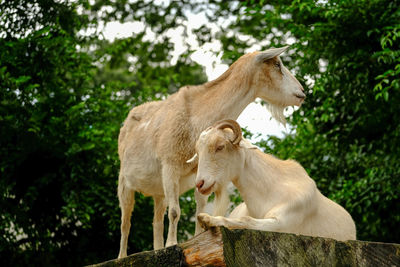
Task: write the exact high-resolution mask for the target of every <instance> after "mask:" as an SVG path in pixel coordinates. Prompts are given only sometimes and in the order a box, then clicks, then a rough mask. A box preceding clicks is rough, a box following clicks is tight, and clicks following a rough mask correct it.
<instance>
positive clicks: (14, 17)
mask: <svg viewBox="0 0 400 267" xmlns="http://www.w3.org/2000/svg"><path fill="white" fill-rule="evenodd" d="M74 2H76V1H74ZM81 4H83V5H84V6H85V5H86V7H87V10H85V11H84V12H81V14H79V12H78V5H77V4H72V3H69V2H64V3H59V2H58V1H57V2H51V1H30V2H29V3H26V2H25V1H7V2H6V3H5V4H4V5H3V3H2V5H1V10H0V13H1V14H2V20H1V22H0V27H1V29H0V33H1V39H0V51H2V52H1V55H0V62H1V66H0V88H1V98H0V99H1V106H0V123H1V127H0V133H1V140H0V142H1V143H0V149H1V150H0V151H1V155H0V158H1V161H0V168H1V180H0V188H1V204H0V205H1V210H2V214H1V220H0V232H1V236H2V238H1V241H0V242H1V243H0V253H1V255H0V258H1V261H2V262H3V263H4V264H6V265H10V266H12V265H21V264H23V265H72V266H76V265H82V264H89V263H95V262H99V261H102V260H106V259H110V258H114V257H115V256H116V255H117V252H118V247H119V223H120V221H119V214H120V211H119V207H118V200H117V196H116V186H117V177H118V167H119V160H118V157H117V139H118V132H119V128H120V126H121V124H122V122H123V120H124V118H125V116H126V114H127V113H128V111H129V110H130V108H132V107H133V106H134V105H137V104H140V103H141V102H145V101H148V100H151V99H155V98H157V97H158V98H161V97H162V96H163V95H165V94H166V93H170V92H174V91H176V90H177V89H178V88H179V87H180V86H182V85H184V84H191V83H201V82H204V81H205V75H204V74H203V71H202V68H201V67H200V66H198V65H197V64H194V63H193V62H192V61H191V60H190V58H188V57H187V56H184V55H183V56H181V57H179V58H178V59H177V62H176V63H175V64H172V63H170V59H171V55H170V50H171V47H172V43H171V41H169V39H168V38H163V39H162V40H160V41H159V42H154V41H146V40H144V34H143V32H142V33H138V34H134V35H133V36H132V37H129V38H125V39H119V40H116V41H115V42H113V43H110V42H109V41H106V40H104V39H102V38H96V37H94V35H82V34H81V33H79V31H80V30H82V31H84V30H85V29H87V28H88V27H93V25H96V24H95V23H97V18H96V16H94V13H90V8H92V9H94V8H95V7H91V6H88V3H85V2H84V1H83V2H82V3H81ZM148 6H149V5H148ZM150 6H153V5H150ZM153 7H154V6H153ZM156 11H157V12H158V9H157V10H155V11H154V12H156ZM137 12H139V11H137ZM3 15H4V16H3ZM11 26H12V27H11ZM161 32H162V31H161ZM156 93H157V94H156ZM192 202H193V201H192ZM151 210H152V200H151V199H149V198H144V197H143V196H140V195H138V196H137V206H136V209H135V212H134V214H133V225H134V229H133V237H132V239H131V240H134V242H131V243H130V252H134V251H141V250H144V249H151V248H152V214H151ZM149 211H150V212H149ZM182 213H183V223H182V225H183V227H182V230H181V232H180V236H181V237H184V236H186V233H185V232H184V231H185V229H192V228H193V226H192V224H193V223H192V222H189V218H190V217H191V216H192V214H193V213H194V203H193V204H192V203H190V204H188V205H186V206H185V208H184V209H183V212H182ZM185 221H186V224H185Z"/></svg>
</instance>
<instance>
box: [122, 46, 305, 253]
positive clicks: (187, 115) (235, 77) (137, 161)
mask: <svg viewBox="0 0 400 267" xmlns="http://www.w3.org/2000/svg"><path fill="white" fill-rule="evenodd" d="M284 50H285V48H281V49H278V48H277V49H270V50H267V51H265V52H255V53H251V54H246V55H244V56H242V57H241V58H239V59H238V60H237V61H236V62H235V63H234V64H233V65H232V66H231V67H230V68H229V69H228V70H227V71H226V72H225V73H224V74H223V75H221V76H220V77H219V78H218V79H216V80H214V81H211V82H208V83H205V84H203V85H199V86H185V87H182V88H181V89H180V90H179V91H178V92H177V93H175V94H172V95H171V96H169V97H168V98H167V99H166V100H164V101H155V102H149V103H146V104H143V105H140V106H138V107H135V108H133V109H132V110H131V111H130V113H129V115H128V117H127V119H126V120H125V123H124V126H123V127H122V128H121V131H120V136H119V141H118V152H119V157H120V161H121V169H120V175H119V181H118V197H119V202H120V207H121V244H120V253H119V256H118V257H119V258H121V257H124V256H126V255H127V254H126V252H127V241H128V235H129V230H130V217H131V213H132V211H133V206H134V204H135V199H134V192H135V191H136V192H141V193H143V194H144V195H147V196H152V197H153V198H154V220H153V234H154V249H159V248H162V247H163V246H164V239H163V219H164V213H165V211H166V208H167V206H168V207H169V210H168V219H169V229H168V238H167V242H166V245H167V246H169V245H174V244H176V243H177V240H176V231H177V224H178V220H179V216H180V208H179V195H180V194H182V193H183V192H185V191H187V190H189V189H190V188H193V187H194V177H195V174H196V171H197V163H195V162H193V163H186V160H187V159H188V158H190V156H192V155H193V153H194V145H195V142H196V140H197V138H198V136H199V134H200V132H201V131H202V130H204V128H205V127H207V126H208V125H210V124H212V123H214V122H215V121H218V120H220V119H222V118H231V119H236V118H237V117H238V116H239V114H240V113H241V112H242V111H243V109H244V108H245V107H246V106H247V105H248V104H249V103H251V102H253V101H254V100H255V98H256V97H261V98H262V99H263V100H265V101H267V102H269V104H270V107H271V109H272V110H273V111H275V112H274V113H273V114H274V115H275V117H276V118H277V119H279V120H281V121H282V120H283V119H282V117H280V116H281V115H279V114H281V113H282V110H283V108H284V107H286V106H289V105H297V106H300V105H301V103H302V101H303V100H304V97H305V95H304V93H303V88H302V86H301V85H300V83H299V82H298V81H297V80H296V78H294V76H293V75H292V74H290V72H289V71H288V70H287V69H286V68H285V67H284V66H283V65H282V63H281V62H280V59H279V57H278V55H279V54H280V53H282V52H283V51H284ZM277 65H280V66H279V67H277ZM276 111H278V112H276ZM224 197H225V198H226V196H224ZM195 198H196V202H197V208H196V215H198V214H199V213H200V212H201V211H202V210H203V209H204V206H205V205H206V202H207V199H206V197H205V196H202V195H201V194H200V193H198V192H197V191H196V192H195ZM220 203H226V200H225V201H222V200H221V201H220ZM219 210H223V209H219ZM200 230H201V227H200V226H199V225H198V223H197V222H196V234H197V233H199V232H200Z"/></svg>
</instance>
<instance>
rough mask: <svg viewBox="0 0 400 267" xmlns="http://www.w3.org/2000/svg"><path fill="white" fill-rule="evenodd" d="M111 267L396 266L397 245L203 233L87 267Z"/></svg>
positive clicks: (222, 230)
mask: <svg viewBox="0 0 400 267" xmlns="http://www.w3.org/2000/svg"><path fill="white" fill-rule="evenodd" d="M91 266H96V267H111V266H146V267H150V266H168V267H169V266H241V267H245V266H252V267H253V266H366V267H367V266H368V267H369V266H371V267H372V266H374V267H375V266H399V267H400V245H399V244H388V243H378V242H366V241H346V242H340V241H336V240H334V239H330V238H321V237H310V236H302V235H294V234H286V233H275V232H261V231H254V230H229V229H226V228H224V227H221V228H214V229H211V230H209V231H206V232H204V233H202V234H200V235H198V236H196V237H194V238H192V239H190V240H188V241H187V242H185V243H182V244H179V245H177V246H172V247H168V248H166V249H160V250H155V251H147V252H141V253H136V254H133V255H130V256H128V257H126V258H123V259H116V260H110V261H107V262H103V263H99V264H96V265H91Z"/></svg>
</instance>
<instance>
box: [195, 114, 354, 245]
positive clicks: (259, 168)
mask: <svg viewBox="0 0 400 267" xmlns="http://www.w3.org/2000/svg"><path fill="white" fill-rule="evenodd" d="M196 150H197V155H198V171H197V177H196V187H197V189H198V191H199V192H200V193H202V194H205V195H208V194H210V193H211V192H214V191H215V193H216V195H217V194H218V192H221V191H224V188H225V187H226V185H227V183H229V182H233V184H234V185H235V186H236V187H237V189H238V190H239V192H240V194H241V196H242V198H243V200H244V203H242V204H240V205H239V206H238V207H236V208H235V209H234V210H233V211H232V213H231V215H230V217H229V218H225V217H221V216H217V217H213V216H210V215H208V214H206V213H201V214H199V216H198V219H199V221H200V223H201V224H202V226H203V227H204V228H208V227H212V226H225V227H228V228H249V229H254V230H262V231H277V232H288V233H296V234H303V235H310V236H321V237H330V238H334V239H337V240H349V239H356V227H355V225H354V221H353V219H352V218H351V216H350V214H349V213H348V212H347V211H346V210H345V209H344V208H343V207H341V206H340V205H338V204H337V203H335V202H333V201H332V200H330V199H328V198H327V197H325V196H324V195H322V194H321V192H320V191H319V190H318V189H317V187H316V185H315V182H314V180H312V179H311V178H310V177H309V176H308V175H307V173H306V171H305V170H304V169H303V167H301V166H300V164H298V163H297V162H295V161H292V160H285V161H284V160H280V159H277V158H275V157H273V156H271V155H268V154H264V153H263V152H262V151H260V150H259V149H257V147H255V146H253V145H252V144H251V143H250V142H249V141H248V140H246V139H243V138H242V131H241V129H240V126H239V124H238V123H237V122H236V121H233V120H223V121H220V122H217V123H216V124H215V125H214V126H213V127H209V128H208V129H207V130H205V131H203V132H202V133H201V135H200V138H199V140H198V141H197V144H196Z"/></svg>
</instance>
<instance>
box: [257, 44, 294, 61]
mask: <svg viewBox="0 0 400 267" xmlns="http://www.w3.org/2000/svg"><path fill="white" fill-rule="evenodd" d="M288 48H289V46H284V47H279V48H270V49H268V50H265V51H262V52H260V53H258V54H257V55H256V60H257V61H258V62H263V61H265V60H268V59H271V58H273V57H276V56H279V55H280V54H282V53H283V52H285V51H286V49H288Z"/></svg>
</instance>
